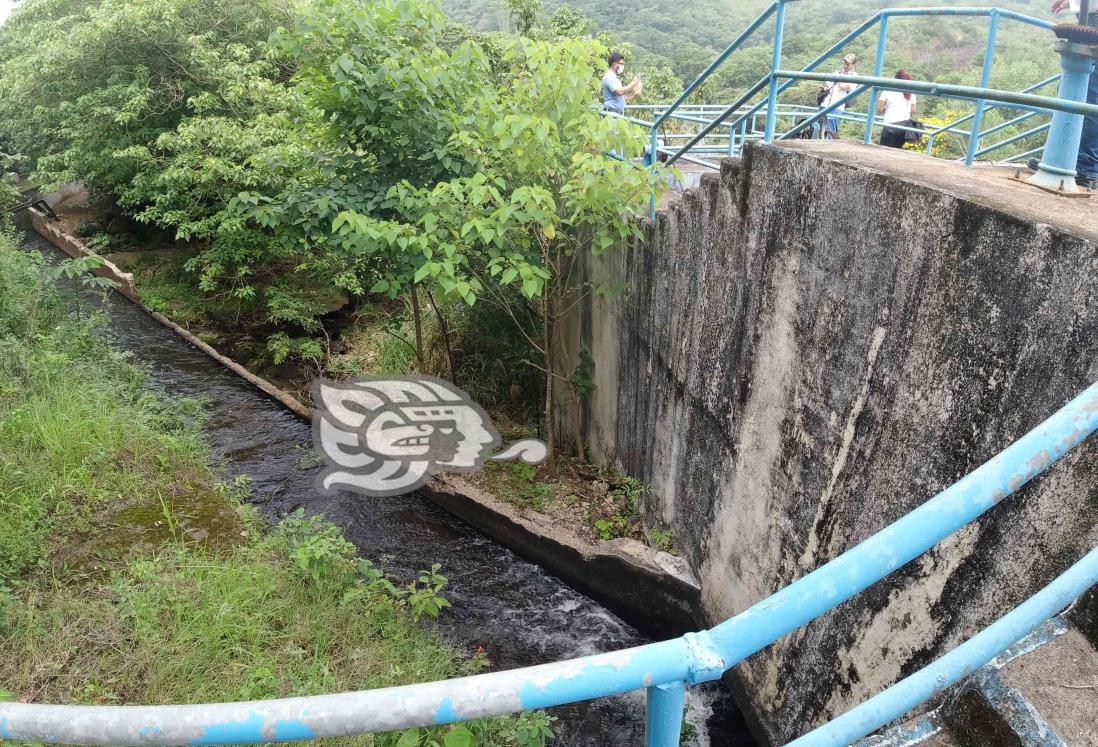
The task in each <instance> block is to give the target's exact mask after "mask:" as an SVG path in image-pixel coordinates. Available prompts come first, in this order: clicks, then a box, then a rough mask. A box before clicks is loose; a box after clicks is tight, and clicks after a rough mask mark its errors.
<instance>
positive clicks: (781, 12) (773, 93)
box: [763, 0, 787, 143]
mask: <svg viewBox="0 0 1098 747" xmlns="http://www.w3.org/2000/svg"><path fill="white" fill-rule="evenodd" d="M786 2H787V0H778V15H777V17H776V19H775V21H774V56H773V59H772V61H771V64H770V91H769V92H768V93H767V95H766V131H765V132H764V133H763V140H764V141H765V142H767V143H769V142H771V141H773V140H774V129H775V126H776V125H777V114H778V79H777V77H775V75H774V73H775V72H777V71H778V70H781V69H782V46H783V45H784V44H785V4H786Z"/></svg>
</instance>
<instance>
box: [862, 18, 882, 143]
mask: <svg viewBox="0 0 1098 747" xmlns="http://www.w3.org/2000/svg"><path fill="white" fill-rule="evenodd" d="M887 44H888V16H887V15H882V16H881V32H880V35H879V36H878V37H877V60H876V62H874V63H873V77H875V78H880V77H881V76H882V75H884V64H885V47H886V46H887ZM880 93H881V92H880V91H878V90H877V89H876V88H874V89H873V90H872V91H870V92H869V111H867V112H866V113H865V137H864V139H863V142H865V143H871V142H873V123H874V122H875V121H876V120H877V98H878V97H879V96H880Z"/></svg>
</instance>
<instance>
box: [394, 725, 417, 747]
mask: <svg viewBox="0 0 1098 747" xmlns="http://www.w3.org/2000/svg"><path fill="white" fill-rule="evenodd" d="M421 734H422V731H421V730H419V729H409V730H408V731H406V732H404V733H403V734H401V735H400V739H398V740H397V743H396V747H419V739H420V735H421Z"/></svg>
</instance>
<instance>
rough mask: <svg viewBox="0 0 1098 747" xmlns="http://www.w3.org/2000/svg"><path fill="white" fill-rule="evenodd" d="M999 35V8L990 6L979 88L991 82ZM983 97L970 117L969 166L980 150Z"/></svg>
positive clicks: (967, 162)
mask: <svg viewBox="0 0 1098 747" xmlns="http://www.w3.org/2000/svg"><path fill="white" fill-rule="evenodd" d="M998 36H999V9H998V8H992V10H991V22H990V23H988V26H987V49H985V50H984V69H983V71H982V72H981V73H980V88H987V86H988V83H990V82H991V66H992V64H993V63H994V62H995V42H996V40H997V38H998ZM984 107H985V103H984V100H983V99H980V100H979V101H977V102H976V114H975V116H973V118H972V134H971V135H969V136H968V152H967V153H966V154H965V166H971V165H972V163H973V161H975V160H976V153H977V152H978V151H979V150H980V130H981V129H982V128H983V126H984Z"/></svg>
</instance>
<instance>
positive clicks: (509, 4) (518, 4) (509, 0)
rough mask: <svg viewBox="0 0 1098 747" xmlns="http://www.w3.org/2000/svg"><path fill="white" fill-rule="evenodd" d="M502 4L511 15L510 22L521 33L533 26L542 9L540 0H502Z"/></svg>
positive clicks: (525, 32)
mask: <svg viewBox="0 0 1098 747" xmlns="http://www.w3.org/2000/svg"><path fill="white" fill-rule="evenodd" d="M503 4H504V6H505V7H506V9H507V12H508V13H510V15H511V23H513V24H514V26H515V29H516V30H517V31H518V32H519V33H520V34H523V35H528V34H529V33H530V31H531V30H532V29H533V28H534V25H535V24H537V22H538V18H539V17H540V16H541V13H542V9H543V8H542V4H541V0H503Z"/></svg>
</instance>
